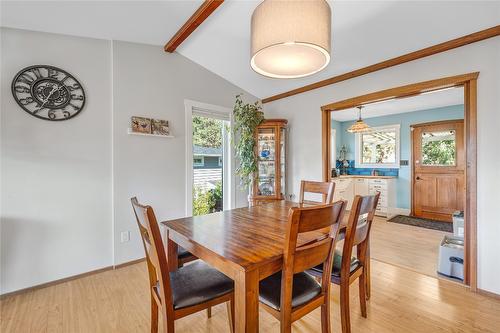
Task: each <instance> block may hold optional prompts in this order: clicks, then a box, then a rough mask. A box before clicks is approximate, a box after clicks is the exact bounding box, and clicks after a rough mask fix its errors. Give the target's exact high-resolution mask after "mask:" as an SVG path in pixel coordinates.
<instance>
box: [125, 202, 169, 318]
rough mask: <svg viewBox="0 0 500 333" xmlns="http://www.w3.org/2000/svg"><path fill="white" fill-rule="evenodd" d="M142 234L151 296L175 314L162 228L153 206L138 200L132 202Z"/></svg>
mask: <svg viewBox="0 0 500 333" xmlns="http://www.w3.org/2000/svg"><path fill="white" fill-rule="evenodd" d="M130 201H131V202H132V207H133V208H134V213H135V218H136V220H137V225H138V227H139V231H140V234H141V239H142V244H143V245H144V252H145V254H146V262H147V265H148V272H149V285H150V288H151V295H152V297H155V298H156V299H157V300H158V301H159V302H158V304H161V305H162V306H163V307H165V310H166V311H167V313H168V312H170V313H173V300H172V289H171V286H170V274H169V270H168V261H167V255H166V253H165V248H164V246H163V241H162V238H161V232H160V227H159V226H158V222H157V220H156V216H155V214H154V211H153V208H151V206H143V205H141V204H140V203H139V202H138V200H137V198H136V197H134V198H132V199H131V200H130Z"/></svg>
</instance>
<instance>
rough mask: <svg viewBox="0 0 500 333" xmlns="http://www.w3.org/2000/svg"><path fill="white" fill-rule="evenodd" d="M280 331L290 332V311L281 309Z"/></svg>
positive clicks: (283, 332) (282, 332)
mask: <svg viewBox="0 0 500 333" xmlns="http://www.w3.org/2000/svg"><path fill="white" fill-rule="evenodd" d="M280 329H281V330H280V332H281V333H292V315H291V313H290V311H283V310H281V320H280Z"/></svg>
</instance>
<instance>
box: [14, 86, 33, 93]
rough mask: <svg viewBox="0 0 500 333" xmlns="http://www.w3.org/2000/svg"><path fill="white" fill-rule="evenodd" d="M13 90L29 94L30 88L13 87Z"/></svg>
mask: <svg viewBox="0 0 500 333" xmlns="http://www.w3.org/2000/svg"><path fill="white" fill-rule="evenodd" d="M14 90H15V91H16V92H18V93H29V92H30V88H28V87H24V86H15V87H14Z"/></svg>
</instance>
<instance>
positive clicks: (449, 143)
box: [422, 131, 457, 166]
mask: <svg viewBox="0 0 500 333" xmlns="http://www.w3.org/2000/svg"><path fill="white" fill-rule="evenodd" d="M456 151H457V146H456V139H455V131H440V132H423V133H422V164H423V165H428V166H455V165H456Z"/></svg>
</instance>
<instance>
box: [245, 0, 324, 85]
mask: <svg viewBox="0 0 500 333" xmlns="http://www.w3.org/2000/svg"><path fill="white" fill-rule="evenodd" d="M331 15H332V14H331V10H330V5H328V2H326V0H264V1H263V2H262V3H261V4H260V5H259V6H258V7H257V8H256V9H255V11H254V12H253V15H252V26H251V31H252V35H251V43H252V44H251V52H252V59H251V62H250V64H251V66H252V68H253V70H255V71H256V72H257V73H259V74H262V75H265V76H268V77H272V78H284V79H288V78H297V77H304V76H308V75H311V74H314V73H317V72H319V71H321V70H322V69H323V68H325V67H326V66H327V65H328V63H329V62H330V43H331V42H330V41H331Z"/></svg>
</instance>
